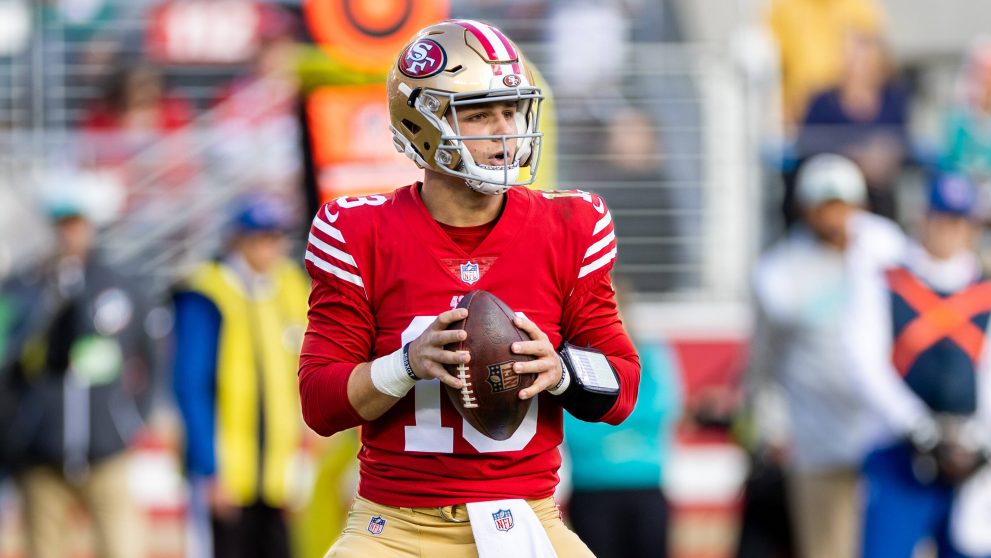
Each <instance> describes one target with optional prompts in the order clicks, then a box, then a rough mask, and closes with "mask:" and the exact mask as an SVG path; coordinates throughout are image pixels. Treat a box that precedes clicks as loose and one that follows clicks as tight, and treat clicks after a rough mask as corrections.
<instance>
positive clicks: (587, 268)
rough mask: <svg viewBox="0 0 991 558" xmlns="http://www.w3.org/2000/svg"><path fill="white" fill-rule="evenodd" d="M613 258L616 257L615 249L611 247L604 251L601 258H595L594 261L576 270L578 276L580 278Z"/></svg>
mask: <svg viewBox="0 0 991 558" xmlns="http://www.w3.org/2000/svg"><path fill="white" fill-rule="evenodd" d="M615 258H616V249H615V248H613V249H612V250H610V251H608V252H606V254H605V255H604V256H602V257H601V258H599V259H597V260H595V261H594V262H592V263H590V264H588V265H586V266H582V268H581V269H579V270H578V278H579V279H581V278H582V277H585V276H586V275H588V274H589V273H592V272H593V271H595V270H596V269H601V268H602V267H603V266H605V265H606V264H607V263H609V262H611V261H612V260H613V259H615Z"/></svg>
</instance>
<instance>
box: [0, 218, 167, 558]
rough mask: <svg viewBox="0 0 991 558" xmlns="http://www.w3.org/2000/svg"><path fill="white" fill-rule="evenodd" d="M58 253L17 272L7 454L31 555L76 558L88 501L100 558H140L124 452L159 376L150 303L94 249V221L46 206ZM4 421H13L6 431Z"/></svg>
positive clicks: (6, 293) (10, 293) (138, 520)
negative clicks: (74, 532)
mask: <svg viewBox="0 0 991 558" xmlns="http://www.w3.org/2000/svg"><path fill="white" fill-rule="evenodd" d="M49 215H50V217H51V220H52V223H53V226H54V228H55V236H56V247H57V249H56V254H55V256H54V257H53V258H51V259H49V260H48V261H45V262H44V263H43V264H42V265H41V266H40V267H38V268H36V269H33V270H30V271H29V272H27V273H25V274H23V275H20V276H17V277H14V278H13V279H11V280H10V281H9V282H7V284H6V285H5V286H4V288H3V296H2V298H3V299H4V300H5V302H6V304H7V305H9V308H11V312H12V318H13V321H12V327H11V328H10V329H9V330H8V333H7V339H6V343H7V346H8V349H9V351H8V355H9V357H10V358H8V359H6V360H5V361H4V365H5V370H3V371H2V373H0V376H3V377H5V379H6V380H8V381H10V385H9V386H8V389H10V390H12V393H13V394H14V396H15V397H16V405H15V409H13V415H14V416H13V418H12V419H11V422H10V423H9V431H8V436H7V440H6V441H5V443H4V448H3V450H4V452H5V453H6V454H7V458H8V459H9V461H10V463H11V466H12V468H13V471H14V473H15V476H16V480H17V485H18V487H19V489H20V492H21V496H22V502H23V506H24V508H23V509H24V518H25V522H26V526H27V533H26V542H27V546H28V549H29V551H30V554H31V556H34V557H37V558H62V557H67V556H72V555H73V554H74V553H75V552H77V551H78V549H77V548H69V544H68V539H67V537H66V533H67V532H68V531H69V529H68V528H69V526H70V525H71V523H72V522H71V519H72V515H73V514H72V513H71V512H72V511H73V509H74V508H75V507H76V505H78V504H82V505H83V507H84V508H85V509H86V511H87V512H88V513H89V515H90V517H91V518H92V521H93V523H92V525H93V528H94V532H95V541H96V545H97V548H96V552H97V554H99V555H100V556H105V557H110V558H131V557H134V556H141V555H143V547H144V544H145V540H144V535H143V532H144V529H145V526H144V524H143V519H142V517H141V514H140V512H139V509H138V507H137V506H136V503H135V501H134V497H133V494H132V491H131V489H130V487H129V484H128V479H129V473H128V471H129V467H130V462H129V459H128V458H129V452H128V449H129V446H130V445H131V443H132V441H133V440H134V439H135V436H136V435H137V434H138V433H139V432H140V431H141V430H142V429H143V428H144V425H145V418H146V417H147V416H148V411H149V407H150V406H151V400H152V391H153V389H152V388H153V386H154V381H153V378H152V371H153V363H154V358H153V357H154V344H153V341H152V339H151V337H150V336H149V335H148V333H147V331H146V329H145V327H146V325H147V320H146V318H147V314H148V309H149V305H148V303H147V302H146V301H145V300H143V297H142V295H141V292H142V291H141V288H140V286H139V285H138V284H137V283H136V282H135V281H134V280H133V279H131V278H128V277H125V276H123V275H121V274H120V273H118V272H117V271H116V270H114V269H112V268H111V267H109V266H108V265H107V264H106V263H105V261H104V260H103V258H102V257H101V256H100V254H99V253H98V252H97V251H96V249H95V234H96V230H95V225H94V223H93V222H91V221H90V219H89V217H88V215H87V214H86V212H85V210H84V208H83V207H82V206H81V205H78V204H76V203H74V202H71V201H59V202H56V203H55V204H53V205H52V206H50V207H49ZM5 426H8V425H5Z"/></svg>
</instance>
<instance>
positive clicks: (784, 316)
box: [745, 154, 905, 558]
mask: <svg viewBox="0 0 991 558" xmlns="http://www.w3.org/2000/svg"><path fill="white" fill-rule="evenodd" d="M866 199H867V189H866V185H865V182H864V178H863V175H862V174H861V172H860V171H859V169H858V168H857V167H856V165H854V164H853V163H852V162H851V161H849V160H847V159H844V158H843V157H840V156H838V155H831V154H826V155H819V156H816V157H813V158H811V159H810V160H809V161H808V162H806V164H805V165H803V167H802V168H801V169H800V171H799V175H798V179H797V184H796V201H797V203H798V205H799V208H800V210H801V212H802V220H801V222H799V223H797V224H796V225H795V227H794V228H793V229H792V230H791V231H790V232H789V234H788V235H787V236H786V237H784V238H783V239H781V240H780V241H779V242H778V243H777V244H775V245H774V246H772V247H771V248H770V249H769V250H768V251H767V252H766V253H765V254H764V255H763V256H762V257H761V258H760V260H759V262H758V264H757V267H756V269H755V272H754V276H753V290H754V297H755V302H756V311H757V325H756V329H755V333H754V338H753V341H752V345H751V354H752V357H751V362H750V366H749V368H748V372H747V377H746V381H745V384H746V390H747V393H748V400H749V401H750V402H751V407H752V409H753V412H754V420H755V422H756V430H757V431H758V436H759V437H760V438H761V443H762V444H764V446H765V448H769V449H770V451H769V452H768V453H769V454H771V455H775V456H778V459H779V460H780V461H782V463H781V465H782V466H783V467H784V469H785V477H786V487H787V490H786V492H787V495H788V501H789V510H790V512H791V514H792V517H793V525H794V528H795V535H796V542H797V546H798V551H799V555H800V556H802V557H804V558H819V557H822V558H853V557H854V556H856V555H857V541H858V540H859V536H858V534H857V527H858V524H859V510H860V507H861V505H860V499H859V495H858V494H859V493H858V485H859V473H858V470H859V466H860V464H861V462H862V460H863V457H864V455H865V454H866V451H867V448H868V442H869V439H870V425H871V424H872V423H873V422H874V421H873V420H872V416H871V414H870V409H869V406H868V403H867V401H866V400H865V398H864V397H863V395H862V393H861V392H860V389H859V388H858V387H857V382H856V380H855V379H854V378H853V377H852V366H851V361H850V355H849V351H848V349H847V348H846V346H845V345H844V344H843V336H842V335H841V334H842V332H843V331H844V330H845V329H847V328H849V327H850V319H851V315H852V312H851V301H852V294H853V292H854V285H855V284H856V283H857V282H858V281H860V280H861V278H862V277H865V276H872V275H874V274H875V273H876V270H878V269H882V268H883V267H886V266H888V265H892V264H893V263H895V262H897V261H898V260H899V259H900V257H901V253H902V251H903V249H904V243H905V241H904V237H903V235H902V233H901V231H900V229H899V228H898V227H897V226H896V225H895V224H894V223H893V222H891V221H888V220H887V219H884V218H883V217H879V216H876V215H872V214H870V213H868V212H867V211H866V210H864V209H863V206H864V204H865V202H866ZM769 394H775V395H777V399H776V401H778V402H780V404H773V403H772V402H773V401H775V399H772V398H770V397H769ZM782 407H783V408H782ZM776 411H777V412H776Z"/></svg>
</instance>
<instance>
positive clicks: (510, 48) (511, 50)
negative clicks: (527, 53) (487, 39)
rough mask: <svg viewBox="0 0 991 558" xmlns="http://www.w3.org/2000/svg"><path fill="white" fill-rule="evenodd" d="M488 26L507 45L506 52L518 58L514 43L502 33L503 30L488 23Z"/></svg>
mask: <svg viewBox="0 0 991 558" xmlns="http://www.w3.org/2000/svg"><path fill="white" fill-rule="evenodd" d="M486 27H488V28H489V30H491V31H492V34H494V35H495V36H496V37H499V41H500V42H502V46H504V47H506V53H508V54H509V57H510V58H511V59H513V60H516V58H517V55H516V49H515V48H513V43H511V42H509V39H507V38H506V36H505V35H503V34H502V31H499V30H498V29H496V28H495V27H492V26H491V25H486ZM517 73H519V72H517Z"/></svg>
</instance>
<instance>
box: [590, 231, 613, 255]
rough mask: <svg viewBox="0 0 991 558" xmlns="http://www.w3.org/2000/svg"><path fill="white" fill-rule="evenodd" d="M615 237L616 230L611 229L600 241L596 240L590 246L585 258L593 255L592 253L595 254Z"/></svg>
mask: <svg viewBox="0 0 991 558" xmlns="http://www.w3.org/2000/svg"><path fill="white" fill-rule="evenodd" d="M615 239H616V231H609V234H607V235H606V236H604V237H602V240H600V241H598V242H596V243H595V244H593V245H591V246H589V247H588V250H586V251H585V258H584V259H586V260H587V259H588V257H589V256H591V255H592V254H595V253H597V252H598V251H600V250H602V249H603V248H605V247H606V246H608V245H609V243H610V242H612V241H613V240H615Z"/></svg>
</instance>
